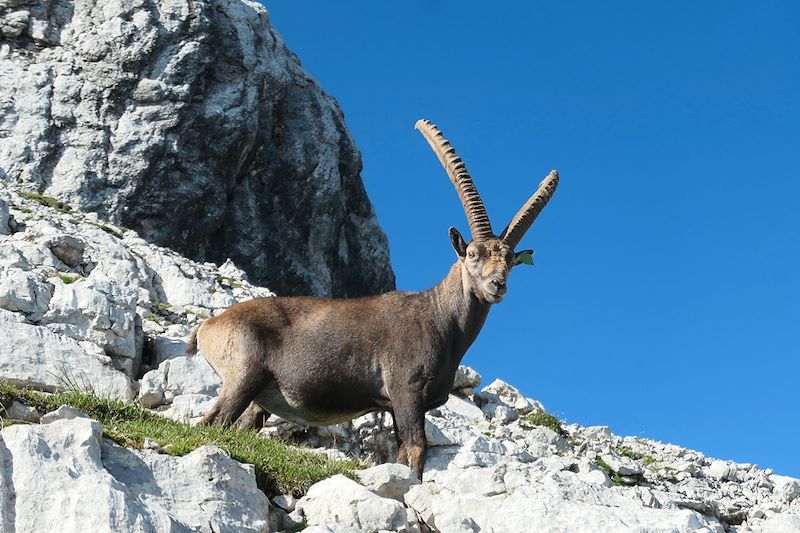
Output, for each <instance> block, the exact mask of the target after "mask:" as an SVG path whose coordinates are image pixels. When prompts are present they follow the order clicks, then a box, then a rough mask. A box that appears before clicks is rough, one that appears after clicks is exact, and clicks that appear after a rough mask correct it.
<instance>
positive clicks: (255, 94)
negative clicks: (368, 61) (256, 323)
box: [0, 0, 394, 296]
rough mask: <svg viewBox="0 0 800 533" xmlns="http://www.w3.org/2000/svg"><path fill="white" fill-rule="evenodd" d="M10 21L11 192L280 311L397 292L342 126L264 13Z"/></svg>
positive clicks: (231, 1)
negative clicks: (251, 293)
mask: <svg viewBox="0 0 800 533" xmlns="http://www.w3.org/2000/svg"><path fill="white" fill-rule="evenodd" d="M4 6H5V7H0V79H2V80H3V83H2V84H0V102H2V112H0V180H7V181H10V182H14V183H19V184H24V186H25V187H26V188H28V189H34V190H37V191H39V192H44V193H46V194H47V195H49V196H54V197H57V198H59V199H61V200H64V201H66V202H68V203H69V204H70V205H72V206H73V207H76V208H80V209H82V210H89V211H95V212H97V213H99V214H100V215H101V217H102V218H104V219H106V220H108V221H111V222H113V223H116V224H120V225H123V226H126V227H129V228H133V229H135V230H137V231H138V232H139V233H140V234H141V235H142V236H143V237H144V238H145V239H147V240H148V241H150V242H155V243H158V244H161V245H164V246H168V247H170V248H172V249H174V250H178V251H181V252H183V253H184V254H185V255H188V256H190V257H192V258H194V259H196V260H203V261H212V262H215V263H217V264H219V263H222V262H223V261H224V260H225V259H226V258H228V257H230V258H232V259H233V260H234V261H235V262H236V264H237V265H239V266H240V267H242V268H244V270H245V271H247V272H248V273H249V274H250V277H251V279H252V280H253V281H254V282H257V283H259V284H261V285H267V286H269V287H271V288H273V290H275V291H276V292H278V293H279V294H282V295H291V294H316V295H320V296H359V295H364V294H371V293H377V292H382V291H386V290H390V289H392V288H394V274H393V273H392V271H391V266H390V264H389V254H388V248H387V241H386V237H385V235H384V234H383V232H382V231H381V229H380V227H379V226H378V223H377V220H376V218H375V214H374V211H373V208H372V206H371V204H370V202H369V199H368V198H367V195H366V192H365V190H364V186H363V184H362V182H361V178H360V176H359V173H360V171H361V157H360V154H359V152H358V150H357V148H356V147H355V144H354V141H353V139H352V137H351V135H350V133H349V132H348V130H347V128H346V126H345V123H344V118H343V115H342V112H341V110H340V109H339V106H338V104H337V103H336V102H335V100H334V99H333V98H332V97H330V96H329V95H327V94H326V93H325V92H324V91H323V90H322V88H321V87H320V86H319V84H318V83H317V82H316V81H315V80H314V79H312V78H311V77H310V76H309V75H308V73H306V72H305V71H304V70H303V68H302V67H301V66H300V63H299V61H298V59H297V58H296V57H295V55H294V54H292V53H291V52H290V51H289V50H288V49H287V48H286V46H285V45H284V42H283V40H282V39H281V38H280V36H279V35H278V34H277V33H276V32H275V31H274V30H273V28H272V27H271V25H270V23H269V20H268V17H267V12H266V9H265V8H264V7H263V6H262V5H260V4H258V3H256V2H253V1H249V0H218V1H214V2H212V1H211V0H195V1H192V2H186V1H184V0H141V1H137V2H116V1H114V2H107V1H100V0H88V1H84V2H72V1H70V0H47V1H45V0H39V1H36V0H32V1H26V2H22V3H19V2H11V3H10V5H9V4H8V3H4ZM4 218H5V214H4V213H3V212H2V211H0V233H4V232H5V230H4V228H5V225H4ZM72 258H73V257H72V256H70V257H65V258H61V259H62V261H64V262H65V263H67V264H69V260H70V259H72Z"/></svg>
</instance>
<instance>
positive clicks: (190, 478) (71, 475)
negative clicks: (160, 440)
mask: <svg viewBox="0 0 800 533" xmlns="http://www.w3.org/2000/svg"><path fill="white" fill-rule="evenodd" d="M0 460H1V463H0V531H18V532H27V531H30V532H33V531H65V532H66V531H74V532H79V531H119V532H123V531H124V532H130V533H138V532H141V533H154V532H157V531H171V532H176V533H182V532H186V533H189V532H191V531H203V532H207V533H211V532H222V531H226V532H230V533H234V532H239V531H252V532H261V531H270V530H273V531H274V530H275V529H277V527H278V525H277V524H276V523H275V520H273V521H272V524H271V523H270V509H271V507H270V503H269V500H268V499H267V497H266V496H265V495H264V493H263V492H261V491H260V490H259V489H258V488H257V487H256V480H255V475H254V473H253V469H252V467H248V466H247V465H242V464H240V463H237V462H236V461H234V460H232V459H231V458H230V457H228V456H227V455H226V454H225V453H224V452H222V450H220V449H218V448H214V447H211V446H204V447H201V448H198V449H197V450H195V451H193V452H191V453H190V454H188V455H186V456H184V457H172V456H169V455H163V454H159V453H156V452H154V451H149V450H129V449H126V448H122V447H120V446H117V445H115V444H113V443H111V442H110V441H107V440H104V439H103V438H102V428H101V426H100V424H99V423H97V422H96V421H94V420H90V419H88V418H85V417H76V418H66V419H62V418H58V419H56V420H53V421H51V422H50V423H48V424H43V425H14V426H11V427H7V428H5V429H3V430H2V431H1V432H0Z"/></svg>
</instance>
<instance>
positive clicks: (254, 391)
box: [189, 120, 558, 479]
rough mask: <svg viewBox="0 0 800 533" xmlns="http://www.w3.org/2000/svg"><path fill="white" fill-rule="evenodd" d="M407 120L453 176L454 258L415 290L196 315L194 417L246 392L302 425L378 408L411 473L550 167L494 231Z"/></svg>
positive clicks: (423, 126) (547, 194)
mask: <svg viewBox="0 0 800 533" xmlns="http://www.w3.org/2000/svg"><path fill="white" fill-rule="evenodd" d="M416 128H417V129H418V130H419V131H420V132H422V134H423V135H424V136H425V139H427V141H428V143H429V144H430V145H431V148H433V151H434V152H435V153H436V155H437V156H438V158H439V161H441V163H442V165H443V166H444V168H445V170H446V171H447V175H448V176H449V177H450V180H451V181H452V182H453V185H455V187H456V191H457V192H458V196H459V198H460V199H461V204H462V205H463V207H464V212H465V213H466V215H467V220H468V222H469V227H470V232H471V233H472V241H471V242H469V243H467V242H465V241H464V238H463V237H462V236H461V234H460V233H459V232H458V230H456V229H455V228H450V241H451V243H452V244H453V248H455V251H456V254H457V259H456V262H455V264H454V265H453V266H452V267H451V268H450V271H449V273H448V274H447V276H445V278H444V279H443V280H442V281H441V282H440V283H438V284H437V285H436V286H434V287H433V288H431V289H429V290H427V291H423V292H400V291H393V292H389V293H386V294H381V295H378V296H371V297H367V298H356V299H352V300H336V299H322V298H308V297H296V298H294V297H293V298H279V297H276V298H256V299H254V300H250V301H247V302H242V303H240V304H237V305H234V306H233V307H231V308H230V309H228V310H226V311H225V312H224V313H222V314H221V315H219V316H217V317H214V318H210V319H208V320H206V321H205V322H203V324H202V325H201V326H200V327H199V328H198V330H197V332H196V338H195V337H193V338H192V339H191V341H190V344H189V346H190V350H189V351H190V352H193V351H194V347H195V346H199V349H200V350H201V352H202V353H203V355H204V356H205V357H206V359H208V361H209V363H211V365H212V366H213V367H214V369H215V370H216V371H217V372H218V373H219V375H220V376H221V377H222V381H223V384H222V391H221V392H220V395H219V399H218V400H217V402H216V404H215V405H214V407H213V408H212V409H211V411H210V412H209V413H208V414H206V416H205V417H204V418H203V421H202V423H205V424H208V423H211V422H215V423H217V424H221V425H228V424H231V423H233V422H235V421H236V420H237V419H238V418H239V417H240V416H241V415H242V413H243V412H244V411H245V409H246V408H247V406H248V405H249V404H250V403H251V402H253V403H254V407H253V408H256V406H257V407H258V408H261V409H263V410H264V411H266V412H269V413H274V414H277V415H278V416H281V417H283V418H286V419H288V420H294V421H298V422H304V423H308V424H311V425H327V424H333V423H337V422H343V421H345V420H349V419H352V418H355V417H357V416H359V415H362V414H364V413H368V412H371V411H389V412H391V413H392V415H393V421H394V433H395V438H396V439H397V444H398V447H399V450H400V451H399V454H398V462H403V463H406V464H408V465H409V466H411V468H412V469H414V471H415V472H416V473H417V475H418V476H419V477H420V479H421V478H422V472H423V467H424V463H425V448H426V441H425V412H426V411H428V410H430V409H433V408H434V407H438V406H440V405H442V404H444V403H445V402H446V401H447V396H448V394H449V392H450V389H451V388H452V386H453V380H454V378H455V372H456V369H457V368H458V364H459V363H460V362H461V359H462V358H463V357H464V354H465V353H466V351H467V349H468V348H469V347H470V345H471V344H472V343H473V341H474V340H475V338H476V337H477V335H478V332H479V331H480V329H481V327H482V326H483V324H484V322H485V320H486V316H487V314H488V312H489V309H490V308H491V305H492V304H495V303H498V302H500V301H501V300H502V299H503V297H504V296H505V294H506V290H507V284H508V275H509V273H510V271H511V269H512V268H513V267H515V266H516V265H518V264H520V263H521V262H529V261H530V254H531V253H532V252H531V251H530V250H524V251H521V252H515V251H514V248H515V247H516V246H517V245H518V244H519V242H520V240H521V239H522V236H523V235H524V234H525V232H526V231H527V230H528V229H529V228H530V227H531V224H533V221H534V220H535V219H536V217H537V216H538V214H539V213H540V212H541V210H542V209H543V208H544V206H545V205H546V204H547V202H548V201H549V200H550V198H551V197H552V196H553V193H554V192H555V190H556V187H557V185H558V173H557V172H556V171H552V172H551V173H550V175H548V176H547V177H546V178H545V180H544V181H543V182H542V183H541V185H540V186H539V189H538V190H537V191H536V193H535V194H534V195H533V196H531V198H530V199H529V200H528V201H527V202H526V203H525V205H523V206H522V208H521V209H520V210H519V212H517V214H516V215H515V216H514V218H513V219H512V220H511V222H510V223H509V224H508V226H507V227H506V228H505V229H504V230H503V232H502V233H501V234H500V235H499V236H496V235H495V234H494V232H493V231H492V227H491V224H490V223H489V217H488V216H487V214H486V209H485V207H484V205H483V201H482V200H481V198H480V196H479V195H478V191H477V189H476V188H475V184H474V183H473V181H472V178H471V177H470V175H469V173H468V172H467V170H466V168H465V167H464V163H463V162H462V161H461V159H460V158H459V157H458V155H456V152H455V150H454V149H453V147H452V146H451V145H450V143H449V142H447V140H445V139H444V137H443V136H442V134H441V132H440V131H439V130H438V129H437V128H436V126H434V125H433V124H431V123H430V122H428V121H427V120H420V121H419V122H417V124H416ZM526 257H527V258H528V260H527V261H526Z"/></svg>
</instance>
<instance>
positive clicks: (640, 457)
mask: <svg viewBox="0 0 800 533" xmlns="http://www.w3.org/2000/svg"><path fill="white" fill-rule="evenodd" d="M615 450H616V452H617V454H618V455H621V456H623V457H627V458H629V459H633V460H634V461H639V462H640V463H641V464H642V466H644V467H645V468H647V467H649V466H650V465H652V464H653V463H657V462H658V461H659V460H658V459H657V458H655V457H653V456H652V455H648V454H646V453H641V452H635V451H633V450H632V449H630V448H628V447H627V446H620V447H619V448H616V449H615Z"/></svg>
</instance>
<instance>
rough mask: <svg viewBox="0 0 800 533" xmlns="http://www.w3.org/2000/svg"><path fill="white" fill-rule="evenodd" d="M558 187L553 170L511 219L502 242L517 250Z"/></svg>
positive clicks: (556, 173) (556, 174)
mask: <svg viewBox="0 0 800 533" xmlns="http://www.w3.org/2000/svg"><path fill="white" fill-rule="evenodd" d="M556 187H558V172H557V171H555V170H551V171H550V174H548V175H547V177H546V178H545V179H544V180H542V183H540V184H539V188H538V189H536V192H535V193H534V194H533V196H531V197H530V198H529V199H528V201H527V202H525V205H523V206H522V207H521V208H520V210H519V211H517V214H516V215H514V218H512V219H511V222H510V223H509V224H508V226H506V229H504V230H503V233H501V234H500V240H501V241H503V242H504V243H505V244H507V245H508V246H510V247H511V248H516V246H517V245H518V244H519V241H521V240H522V237H523V236H524V235H525V232H526V231H528V229H529V228H530V227H531V224H533V221H534V220H536V217H537V216H539V213H541V212H542V209H544V206H546V205H547V202H549V201H550V198H552V197H553V194H554V193H555V192H556Z"/></svg>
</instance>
